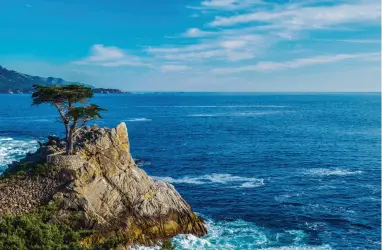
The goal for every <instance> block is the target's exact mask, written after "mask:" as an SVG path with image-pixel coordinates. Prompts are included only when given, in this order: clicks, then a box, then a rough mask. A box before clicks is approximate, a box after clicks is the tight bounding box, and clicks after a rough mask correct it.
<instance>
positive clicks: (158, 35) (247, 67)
mask: <svg viewBox="0 0 382 250" xmlns="http://www.w3.org/2000/svg"><path fill="white" fill-rule="evenodd" d="M0 5H1V8H0V30H1V32H0V41H1V43H0V44H1V46H0V65H2V66H4V67H6V68H9V69H13V70H16V71H20V72H22V73H27V74H31V75H38V76H54V77H61V78H64V79H65V80H71V81H79V82H83V83H86V84H91V85H94V86H97V87H106V88H119V89H122V90H125V91H214V92H219V91H223V92H225V91H238V92H332V91H334V92H347V91H352V92H375V91H380V88H381V86H380V83H381V76H380V72H381V64H380V62H381V56H380V54H381V53H380V51H381V43H380V39H381V31H380V29H381V3H380V0H160V1H159V0H60V1H59V0H23V1H20V0H2V1H1V3H0Z"/></svg>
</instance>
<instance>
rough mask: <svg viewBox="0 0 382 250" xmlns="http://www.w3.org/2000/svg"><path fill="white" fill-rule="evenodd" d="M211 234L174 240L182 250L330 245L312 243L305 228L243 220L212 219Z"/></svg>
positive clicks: (323, 249)
mask: <svg viewBox="0 0 382 250" xmlns="http://www.w3.org/2000/svg"><path fill="white" fill-rule="evenodd" d="M206 224H207V230H208V234H207V235H206V236H204V237H201V238H199V237H196V236H194V235H189V234H187V235H178V236H176V237H175V238H174V239H173V242H174V243H175V244H176V246H177V249H179V250H214V249H224V250H226V249H227V250H252V249H268V250H272V249H273V250H276V249H277V250H330V249H332V248H331V247H330V246H329V245H321V246H309V245H307V244H305V242H306V241H307V235H306V233H305V232H304V231H302V230H286V231H283V232H279V233H275V232H270V231H268V230H266V229H264V228H261V227H258V226H256V225H255V224H254V223H253V222H248V221H244V220H234V221H218V222H217V221H213V220H211V219H207V221H206ZM134 249H136V250H153V249H159V247H137V248H134Z"/></svg>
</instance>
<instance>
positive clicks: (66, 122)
mask: <svg viewBox="0 0 382 250" xmlns="http://www.w3.org/2000/svg"><path fill="white" fill-rule="evenodd" d="M54 106H56V108H57V110H58V112H59V113H60V116H61V119H62V120H63V122H64V123H65V124H68V123H69V121H68V120H67V119H66V118H65V115H64V113H63V112H62V110H61V108H60V106H58V104H57V103H54Z"/></svg>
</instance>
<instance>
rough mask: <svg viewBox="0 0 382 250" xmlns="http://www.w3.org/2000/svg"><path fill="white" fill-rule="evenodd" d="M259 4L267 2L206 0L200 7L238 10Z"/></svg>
mask: <svg viewBox="0 0 382 250" xmlns="http://www.w3.org/2000/svg"><path fill="white" fill-rule="evenodd" d="M258 4H266V3H265V2H264V1H262V0H205V1H202V2H201V4H200V6H201V7H199V8H205V9H217V10H238V9H243V8H246V7H249V6H254V5H258Z"/></svg>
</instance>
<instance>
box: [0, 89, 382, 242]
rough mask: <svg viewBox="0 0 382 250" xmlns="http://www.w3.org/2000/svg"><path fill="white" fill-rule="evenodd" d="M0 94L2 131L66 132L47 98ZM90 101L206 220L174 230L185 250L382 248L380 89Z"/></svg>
mask: <svg viewBox="0 0 382 250" xmlns="http://www.w3.org/2000/svg"><path fill="white" fill-rule="evenodd" d="M1 97H2V99H1V100H2V101H1V104H0V105H1V108H0V138H6V137H9V138H12V139H14V140H16V138H23V139H22V140H21V141H20V143H23V141H24V140H33V138H34V137H42V138H43V137H46V136H47V135H49V134H57V135H62V134H63V128H62V124H59V123H57V122H56V121H55V117H56V116H57V114H56V112H55V110H54V109H53V108H52V107H50V106H41V107H39V108H37V107H31V106H30V104H31V100H30V97H29V96H27V95H22V96H12V95H2V96H1ZM94 102H95V103H97V104H99V105H100V106H102V107H104V108H106V109H108V110H109V111H108V112H107V113H105V114H104V119H103V120H102V121H97V123H99V124H100V125H102V126H108V127H114V126H116V125H117V124H118V123H119V122H122V121H124V122H126V124H127V127H128V130H129V137H130V142H131V149H132V154H133V156H134V157H135V158H136V159H140V160H141V161H140V162H139V164H140V166H141V167H142V168H144V169H145V171H146V172H147V173H149V174H150V175H152V176H155V177H156V178H159V179H164V180H167V181H169V182H172V183H173V185H174V186H175V187H176V189H177V190H178V191H179V192H180V194H181V195H182V196H183V197H184V198H185V199H186V200H187V201H188V202H189V203H190V205H191V206H192V208H193V209H194V210H195V211H197V212H198V213H200V214H201V215H202V216H204V217H205V218H206V220H207V221H208V223H209V225H210V226H209V228H210V231H211V234H210V235H209V236H207V237H206V238H203V239H194V238H192V237H191V236H189V237H188V238H184V237H183V238H182V237H180V238H177V239H176V241H177V242H178V243H179V244H180V245H181V247H183V248H184V249H195V248H198V247H199V249H200V247H202V248H201V249H219V248H220V249H256V248H267V247H288V246H289V247H296V248H297V247H306V246H311V247H317V248H318V249H330V248H334V249H357V248H358V249H380V235H381V230H380V221H381V217H380V210H381V202H380V197H381V191H380V190H381V187H380V183H381V176H380V163H381V162H380V152H381V148H380V139H381V138H380V132H381V130H380V125H381V124H380V118H381V116H380V95H379V94H322V95H314V94H309V95H302V94H298V95H293V94H288V95H281V94H273V95H271V94H266V95H265V94H240V95H235V94H224V95H219V94H213V95H208V94H163V95H154V94H151V95H100V96H96V97H95V98H94ZM16 141H17V140H16ZM2 147H3V146H2ZM15 147H17V145H15ZM20 148H21V147H20ZM0 157H2V156H1V154H0ZM187 244H188V245H187ZM232 245H233V246H234V247H232ZM186 246H189V247H188V248H187V247H186ZM230 246H231V248H230ZM192 247H194V248H192ZM235 247H236V248H235ZM297 249H298V248H297Z"/></svg>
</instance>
